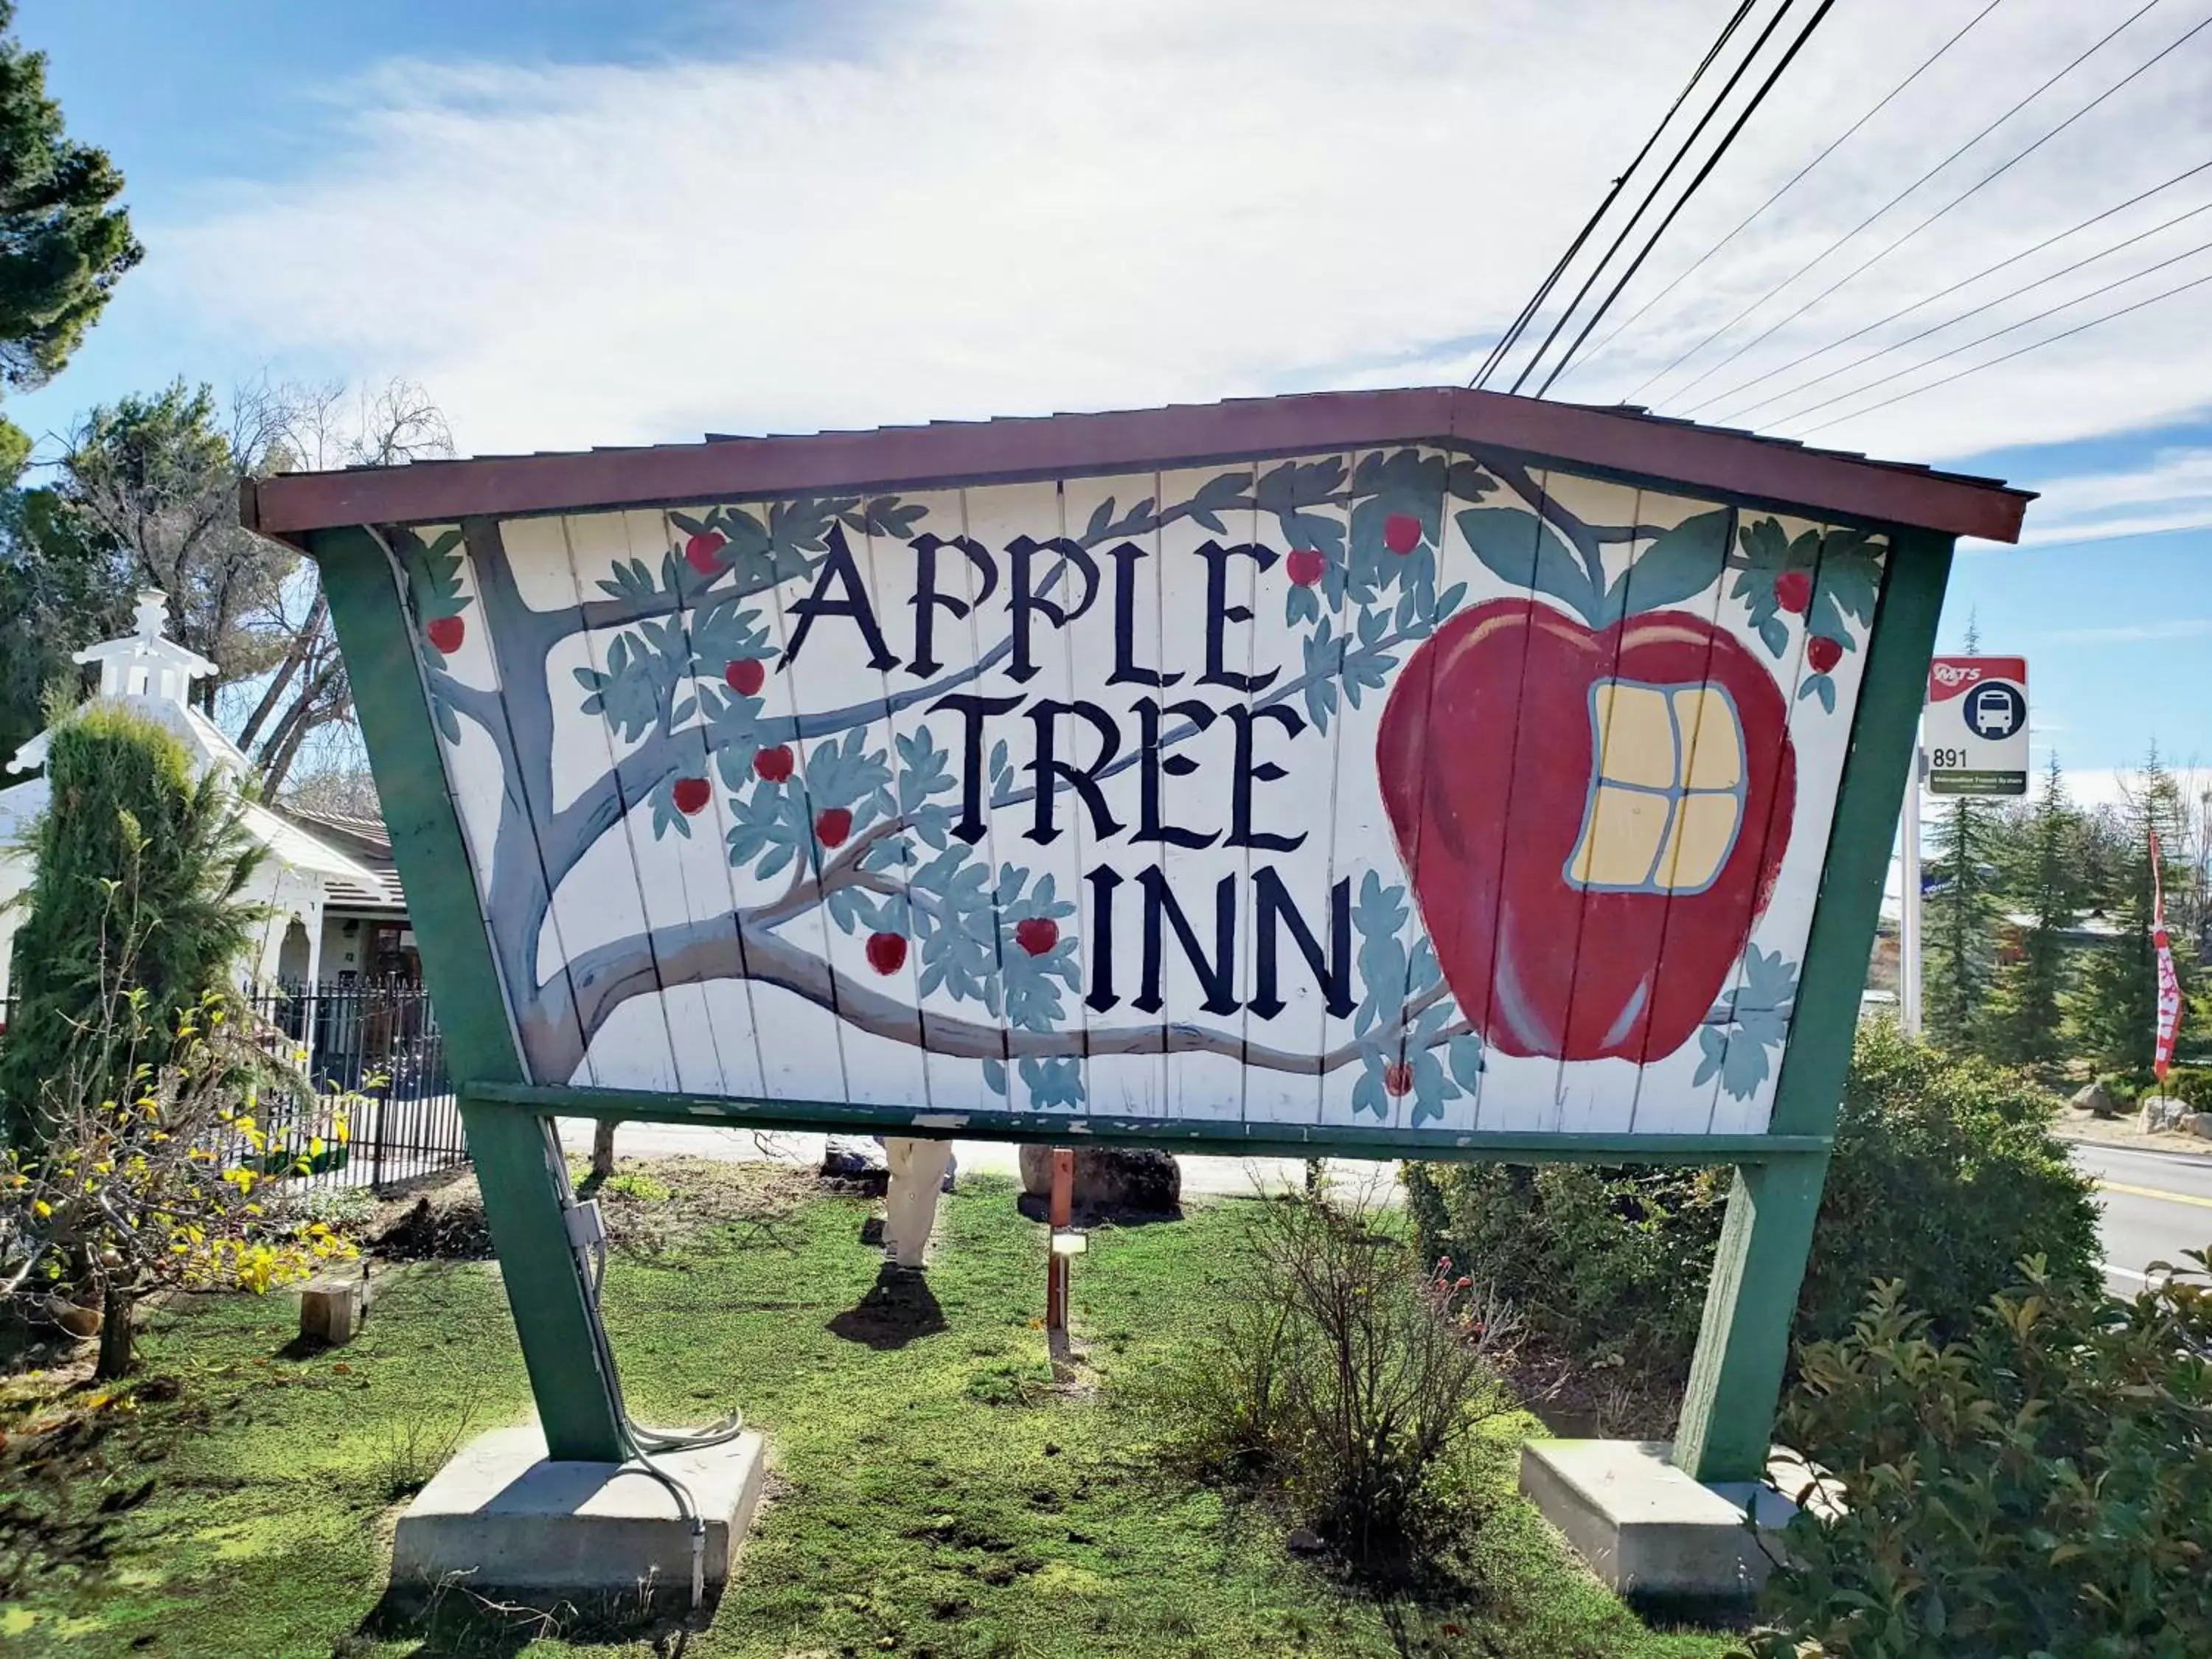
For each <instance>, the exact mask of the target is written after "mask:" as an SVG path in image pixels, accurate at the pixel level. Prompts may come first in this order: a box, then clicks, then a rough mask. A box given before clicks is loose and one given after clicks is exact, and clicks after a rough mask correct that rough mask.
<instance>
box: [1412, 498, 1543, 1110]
mask: <svg viewBox="0 0 2212 1659" xmlns="http://www.w3.org/2000/svg"><path fill="white" fill-rule="evenodd" d="M1516 471H1517V469H1516ZM1516 471H1507V470H1504V469H1498V477H1499V478H1500V479H1501V480H1503V481H1504V482H1505V483H1506V484H1507V485H1508V488H1507V489H1505V490H1504V491H1502V492H1501V494H1500V495H1499V496H1498V497H1496V498H1493V504H1501V505H1509V506H1516V507H1522V508H1523V509H1525V510H1526V511H1528V512H1529V513H1533V514H1534V515H1535V517H1536V518H1537V519H1538V520H1541V518H1542V517H1543V513H1544V508H1545V505H1546V502H1547V499H1548V496H1547V491H1548V490H1549V489H1550V488H1551V476H1552V475H1551V474H1550V473H1548V472H1541V471H1533V472H1528V473H1526V474H1525V475H1520V476H1519V477H1516ZM1523 482H1525V484H1526V488H1527V489H1528V492H1529V493H1528V495H1522V490H1521V485H1522V483H1523ZM1524 533H1525V534H1526V537H1527V540H1526V544H1525V546H1523V545H1517V544H1516V545H1512V546H1501V547H1500V548H1499V550H1498V566H1499V567H1502V568H1499V569H1497V570H1495V571H1494V583H1495V585H1494V586H1487V587H1486V588H1482V589H1478V590H1477V591H1476V592H1475V594H1474V597H1473V598H1472V599H1470V601H1469V605H1470V607H1471V608H1472V607H1476V606H1479V605H1480V604H1481V603H1483V602H1484V601H1485V600H1492V601H1498V602H1500V603H1501V609H1500V610H1499V611H1498V612H1496V613H1494V614H1493V615H1491V616H1489V617H1485V618H1484V619H1483V620H1482V621H1480V623H1470V625H1469V628H1468V629H1467V630H1466V631H1464V632H1462V634H1461V635H1458V636H1457V637H1459V638H1460V639H1461V640H1462V647H1461V648H1462V649H1468V650H1473V649H1475V648H1478V647H1481V648H1489V649H1494V650H1497V651H1498V652H1500V653H1503V654H1504V663H1503V666H1502V667H1501V669H1500V671H1499V674H1500V684H1501V685H1504V686H1511V687H1513V688H1514V689H1515V690H1514V699H1513V704H1512V708H1511V709H1510V712H1507V711H1506V710H1504V709H1502V708H1496V707H1490V706H1486V707H1480V708H1478V707H1476V706H1474V705H1471V704H1462V703H1461V702H1457V701H1454V702H1450V703H1449V706H1448V714H1449V720H1450V722H1451V724H1452V725H1453V726H1455V727H1458V728H1462V729H1468V730H1472V729H1474V726H1475V723H1476V722H1477V721H1478V720H1488V721H1489V722H1490V723H1491V724H1492V726H1497V725H1504V726H1506V727H1507V732H1506V733H1505V735H1504V736H1503V737H1493V738H1491V739H1490V741H1491V742H1492V744H1501V743H1502V744H1506V745H1508V746H1509V749H1510V761H1509V762H1508V764H1507V768H1506V774H1505V775H1506V777H1507V779H1508V783H1507V786H1506V787H1505V789H1504V791H1503V792H1502V794H1501V796H1500V798H1499V799H1498V802H1497V805H1496V809H1495V810H1496V811H1497V812H1498V814H1499V816H1500V817H1502V818H1503V819H1504V822H1505V823H1506V825H1507V828H1506V830H1505V832H1504V835H1503V836H1477V837H1475V839H1474V847H1475V848H1476V850H1475V852H1474V854H1473V856H1471V857H1469V858H1468V859H1467V860H1465V873H1464V876H1463V878H1462V879H1463V882H1464V885H1465V890H1467V891H1468V892H1469V893H1486V892H1487V893H1492V894H1497V895H1500V897H1499V898H1498V899H1496V900H1494V901H1493V902H1492V905H1491V906H1490V907H1489V908H1490V915H1489V917H1488V920H1487V921H1485V920H1484V918H1483V914H1482V912H1481V911H1480V910H1474V911H1471V912H1470V913H1468V915H1464V916H1463V917H1459V918H1455V921H1457V925H1458V927H1459V928H1460V929H1461V930H1462V938H1463V939H1464V944H1463V945H1462V946H1461V947H1459V948H1462V949H1464V950H1465V951H1467V952H1468V954H1469V955H1470V956H1472V957H1476V958H1478V959H1480V960H1481V961H1483V962H1486V963H1488V964H1489V966H1490V973H1489V975H1488V976H1487V978H1486V980H1484V981H1483V982H1482V983H1481V984H1480V986H1479V987H1476V988H1475V989H1474V992H1473V1000H1474V1001H1475V1003H1476V1004H1477V1005H1478V1006H1464V1005H1463V1006H1462V1012H1464V1013H1465V1014H1466V1015H1467V1016H1468V1018H1470V1019H1471V1020H1473V1021H1474V1024H1475V1025H1476V1027H1477V1029H1479V1030H1482V1031H1484V1032H1485V1033H1486V1034H1487V1036H1488V1041H1487V1042H1486V1045H1485V1048H1484V1053H1483V1076H1482V1088H1481V1090H1480V1094H1479V1095H1478V1097H1477V1100H1476V1111H1475V1127H1478V1128H1482V1129H1514V1130H1525V1129H1533V1128H1535V1127H1538V1125H1539V1124H1540V1123H1541V1121H1542V1117H1543V1114H1544V1113H1545V1111H1546V1110H1547V1102H1548V1099H1549V1097H1550V1093H1551V1089H1552V1085H1553V1078H1554V1075H1555V1073H1554V1072H1553V1066H1552V1065H1551V1063H1550V1062H1549V1061H1548V1060H1543V1059H1540V1058H1533V1057H1530V1056H1528V1055H1526V1054H1522V1053H1521V1052H1520V1048H1521V1046H1522V1045H1519V1044H1516V1043H1515V1042H1512V1041H1511V1040H1510V1030H1511V1028H1512V1026H1513V1024H1514V1022H1513V1021H1512V1019H1511V1018H1510V1017H1509V1014H1508V1012H1507V1011H1506V1010H1505V1009H1504V1007H1502V1006H1500V1004H1501V996H1500V990H1499V987H1500V982H1501V979H1503V980H1504V984H1505V987H1506V994H1507V995H1509V996H1510V994H1513V992H1514V988H1515V987H1516V986H1517V983H1518V981H1516V980H1514V979H1512V978H1511V977H1510V975H1509V974H1508V973H1507V970H1506V968H1505V965H1504V964H1501V963H1500V962H1499V960H1498V957H1499V950H1500V946H1501V944H1502V942H1503V941H1504V938H1505V929H1504V921H1503V918H1504V902H1503V899H1502V895H1503V894H1504V893H1505V892H1507V891H1510V890H1511V889H1512V888H1513V886H1514V885H1515V884H1516V883H1518V882H1526V881H1530V880H1545V879H1548V878H1550V876H1551V874H1552V872H1550V871H1548V870H1546V869H1545V868H1543V866H1542V861H1541V860H1539V859H1537V858H1535V857H1534V855H1533V854H1532V852H1531V850H1530V848H1529V847H1528V844H1527V843H1526V842H1525V841H1520V840H1516V836H1514V834H1513V831H1512V825H1513V824H1514V823H1515V822H1516V816H1517V814H1518V813H1519V812H1521V811H1522V810H1523V809H1524V806H1525V804H1526V800H1527V799H1528V797H1530V796H1532V795H1538V794H1541V792H1542V791H1543V790H1544V789H1545V788H1546V787H1547V784H1546V781H1545V769H1546V767H1547V765H1550V764H1553V763H1555V761H1556V757H1552V756H1549V755H1547V754H1545V753H1543V752H1541V750H1540V745H1539V744H1536V743H1535V742H1534V741H1533V740H1531V739H1530V726H1529V722H1528V720H1527V719H1526V718H1525V711H1526V709H1527V707H1528V695H1529V689H1530V685H1531V674H1530V668H1529V659H1530V658H1531V656H1532V654H1533V653H1532V650H1531V647H1530V638H1531V635H1532V633H1533V629H1531V628H1529V627H1528V626H1524V624H1523V623H1522V621H1521V620H1520V619H1519V618H1518V617H1516V614H1515V609H1513V608H1504V607H1509V606H1510V607H1514V608H1520V607H1528V608H1531V609H1533V610H1534V611H1537V612H1540V613H1546V612H1547V611H1548V607H1547V602H1546V601H1544V600H1542V599H1538V598H1537V597H1536V593H1535V579H1536V571H1537V561H1538V558H1539V556H1540V552H1541V550H1542V549H1543V547H1544V546H1545V544H1544V543H1543V541H1542V540H1541V534H1540V532H1539V531H1538V530H1537V529H1535V528H1534V527H1531V528H1530V529H1529V530H1528V531H1527V532H1524ZM1523 560H1525V561H1526V562H1525V564H1524V563H1523V562H1522V561H1523ZM1486 562H1487V561H1486ZM1499 635H1502V636H1503V641H1502V642H1501V643H1498V644H1496V645H1492V644H1491V643H1490V641H1491V640H1492V638H1493V637H1495V636H1499ZM1433 701H1435V702H1439V703H1442V702H1443V700H1442V699H1437V700H1433ZM1436 718H1437V715H1436V713H1435V712H1434V710H1433V709H1432V711H1431V720H1434V719H1436ZM1432 931H1442V930H1437V929H1434V927H1433V924H1432ZM1481 934H1486V935H1487V938H1486V939H1484V938H1480V937H1477V936H1478V935H1481ZM1438 948H1439V950H1440V951H1441V950H1443V949H1444V946H1443V941H1442V940H1441V939H1439V941H1438ZM1447 954H1448V955H1449V953H1447ZM1501 1033H1508V1034H1509V1036H1508V1037H1507V1039H1506V1040H1504V1041H1501V1040H1500V1034H1501Z"/></svg>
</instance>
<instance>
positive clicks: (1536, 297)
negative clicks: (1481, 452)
mask: <svg viewBox="0 0 2212 1659" xmlns="http://www.w3.org/2000/svg"><path fill="white" fill-rule="evenodd" d="M1752 3H1753V0H1742V3H1741V4H1740V5H1738V6H1737V7H1736V9H1735V13H1734V15H1731V16H1730V17H1729V20H1728V21H1727V22H1726V23H1724V24H1723V25H1722V27H1721V32H1720V33H1719V34H1718V35H1717V37H1716V38H1715V39H1714V41H1713V43H1712V45H1711V46H1708V47H1707V48H1706V49H1705V57H1704V58H1701V59H1699V63H1698V67H1697V68H1696V69H1695V70H1692V71H1691V74H1690V78H1689V79H1688V80H1686V81H1685V82H1683V83H1682V89H1681V91H1680V92H1678V93H1676V94H1674V102H1673V103H1671V104H1669V105H1668V106H1667V112H1666V113H1665V114H1664V115H1662V116H1661V117H1660V118H1659V125H1657V126H1656V127H1654V128H1652V129H1651V134H1650V137H1647V138H1646V139H1645V140H1644V148H1643V149H1639V150H1638V151H1637V152H1636V157H1635V159H1634V160H1633V161H1630V162H1629V164H1628V166H1627V167H1626V170H1624V171H1623V172H1622V173H1621V174H1620V177H1619V178H1617V179H1614V180H1613V187H1612V188H1611V189H1610V190H1608V191H1606V193H1605V199H1604V200H1603V201H1601V202H1600V203H1599V204H1597V210H1596V211H1595V212H1594V213H1592V214H1591V215H1590V216H1589V219H1588V220H1587V221H1586V222H1584V223H1583V228H1582V229H1581V230H1580V231H1578V232H1577V234H1576V235H1575V240H1573V241H1571V242H1570V243H1569V244H1568V245H1567V251H1566V252H1565V253H1562V254H1561V255H1560V256H1559V259H1558V262H1557V263H1555V264H1553V266H1552V269H1551V271H1550V274H1549V275H1547V276H1546V277H1545V278H1544V280H1543V282H1542V283H1541V284H1539V285H1538V287H1537V289H1536V291H1535V293H1534V294H1533V295H1529V297H1528V301H1527V302H1526V303H1525V304H1523V305H1522V307H1521V311H1520V314H1519V315H1518V316H1516V317H1515V318H1514V319H1513V321H1512V322H1511V324H1510V325H1508V327H1507V328H1506V330H1505V331H1504V333H1503V334H1501V335H1499V336H1498V340H1497V343H1495V344H1493V345H1492V347H1491V348H1490V355H1489V356H1486V357H1485V358H1484V359H1483V360H1482V366H1481V368H1478V369H1476V370H1475V372H1474V378H1473V379H1471V380H1468V385H1469V386H1480V385H1482V383H1483V382H1484V381H1486V380H1488V379H1489V378H1490V377H1491V375H1492V373H1494V372H1495V371H1496V369H1497V368H1498V364H1499V363H1501V362H1504V358H1505V355H1506V354H1507V353H1508V352H1509V351H1510V350H1511V349H1513V347H1514V346H1515V345H1516V344H1517V343H1519V341H1520V338H1521V336H1522V333H1523V332H1524V331H1526V330H1527V328H1528V325H1529V323H1530V322H1531V321H1532V320H1533V319H1534V317H1535V315H1536V313H1537V312H1538V311H1539V310H1540V309H1541V307H1542V306H1543V303H1544V301H1546V300H1547V299H1549V298H1550V297H1551V293H1552V289H1553V286H1554V285H1555V284H1557V283H1558V282H1559V278H1560V277H1562V276H1565V274H1566V270H1567V267H1568V266H1569V265H1570V264H1572V263H1573V261H1574V257H1575V255H1577V253H1579V252H1582V249H1583V243H1585V242H1587V241H1588V240H1589V238H1590V234H1591V233H1592V232H1593V231H1595V229H1596V228H1598V225H1599V223H1600V222H1601V221H1602V220H1603V219H1604V217H1605V216H1606V214H1607V211H1608V210H1610V209H1611V208H1612V206H1613V202H1614V200H1615V198H1617V197H1619V196H1620V192H1621V190H1622V188H1623V187H1624V186H1625V185H1626V184H1627V183H1628V181H1629V179H1631V178H1632V176H1634V174H1635V172H1636V169H1637V168H1638V167H1641V166H1643V165H1644V157H1645V156H1647V155H1650V153H1651V149H1652V146H1654V145H1655V144H1656V143H1658V142H1659V136H1660V134H1662V133H1663V132H1664V131H1666V130H1667V124H1668V122H1669V121H1672V120H1673V119H1674V116H1675V112H1677V111H1679V110H1680V108H1681V107H1682V105H1683V102H1684V101H1685V100H1686V99H1687V98H1688V97H1689V95H1690V94H1691V91H1692V89H1693V88H1695V87H1696V86H1697V84H1698V82H1699V81H1701V80H1703V79H1704V78H1705V71H1706V70H1709V69H1711V67H1712V66H1713V60H1714V59H1715V58H1718V57H1719V56H1720V55H1721V52H1722V50H1723V48H1724V47H1725V46H1727V45H1728V43H1729V40H1730V38H1731V37H1733V36H1734V35H1735V31H1736V27H1737V25H1739V24H1741V22H1742V21H1743V20H1744V19H1745V17H1747V15H1750V12H1751V8H1752ZM1789 3H1790V0H1783V4H1784V8H1785V9H1786V8H1787V7H1788V5H1789ZM1767 27H1768V28H1769V29H1770V30H1771V28H1772V27H1773V25H1772V24H1771V23H1770V24H1769V25H1768V26H1767ZM1760 39H1761V40H1764V39H1765V36H1764V35H1762V36H1761V37H1760ZM1757 50H1758V48H1757V47H1756V46H1754V47H1753V51H1754V52H1756V51H1757ZM1739 72H1741V71H1739ZM1729 84H1730V85H1734V84H1735V83H1734V82H1730V83H1729ZM1723 96H1726V94H1725V92H1723ZM1693 136H1694V135H1693ZM1632 222H1633V221H1632ZM1601 263H1602V262H1601Z"/></svg>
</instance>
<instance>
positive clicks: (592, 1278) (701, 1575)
mask: <svg viewBox="0 0 2212 1659" xmlns="http://www.w3.org/2000/svg"><path fill="white" fill-rule="evenodd" d="M542 1127H543V1133H544V1139H545V1148H546V1158H547V1161H548V1162H549V1164H550V1165H551V1167H552V1168H553V1170H555V1171H556V1172H557V1175H558V1179H559V1191H560V1200H561V1208H562V1218H563V1219H564V1220H565V1219H566V1218H568V1216H569V1215H571V1214H573V1213H574V1212H576V1211H577V1210H579V1209H580V1208H582V1207H584V1206H580V1205H579V1204H578V1203H577V1202H576V1194H575V1189H574V1188H573V1187H571V1186H570V1185H569V1183H568V1159H567V1158H565V1157H564V1156H563V1155H562V1151H561V1143H560V1139H559V1138H558V1136H557V1135H556V1133H555V1132H554V1127H553V1121H552V1120H551V1119H550V1118H546V1119H544V1120H542ZM569 1248H570V1249H571V1250H572V1251H573V1252H574V1255H575V1256H576V1265H577V1267H579V1268H580V1269H588V1271H586V1272H585V1273H584V1275H583V1277H584V1286H585V1295H584V1310H585V1312H586V1315H587V1316H588V1322H589V1324H590V1326H591V1331H592V1352H593V1356H594V1357H595V1358H597V1360H598V1361H599V1368H600V1370H601V1373H602V1375H603V1376H605V1379H606V1384H607V1391H608V1394H609V1395H610V1397H611V1399H612V1401H613V1402H614V1408H615V1431H616V1434H617V1440H618V1443H619V1444H620V1445H621V1448H622V1449H623V1452H624V1453H625V1454H626V1455H628V1457H629V1459H630V1460H631V1461H633V1462H635V1463H636V1464H637V1466H638V1472H639V1473H640V1474H643V1475H645V1476H647V1478H648V1479H650V1480H653V1481H655V1482H657V1483H659V1485H660V1486H662V1487H664V1488H665V1490H666V1491H667V1492H668V1494H669V1496H670V1497H671V1498H674V1499H675V1500H676V1516H677V1519H678V1520H679V1521H684V1522H689V1523H690V1537H691V1606H692V1607H693V1609H694V1610H695V1611H696V1609H698V1608H699V1607H702V1606H704V1605H705V1604H706V1599H707V1519H706V1516H704V1515H703V1514H702V1513H701V1512H700V1509H699V1503H698V1499H697V1498H695V1497H694V1496H693V1495H692V1492H691V1489H690V1487H689V1486H685V1485H684V1482H683V1481H682V1480H678V1478H677V1477H676V1476H675V1475H673V1474H670V1473H669V1472H668V1471H667V1470H666V1469H664V1468H661V1467H660V1466H659V1464H658V1463H656V1462H653V1458H654V1456H655V1455H665V1454H666V1453H669V1452H677V1451H691V1450H696V1449H698V1448H700V1447H703V1446H714V1445H720V1444H723V1443H726V1442H728V1441H731V1440H733V1439H735V1438H736V1437H738V1435H740V1434H742V1433H743V1432H744V1424H743V1422H742V1420H741V1419H739V1417H738V1414H737V1413H734V1412H732V1413H730V1414H729V1415H728V1416H727V1417H726V1418H724V1419H722V1421H721V1422H720V1423H718V1424H716V1425H714V1427H713V1428H711V1429H707V1430H702V1431H699V1432H696V1433H685V1434H678V1433H671V1432H668V1431H663V1430H659V1429H647V1428H641V1427H640V1426H639V1425H637V1424H636V1423H635V1421H633V1420H632V1419H631V1418H630V1414H629V1406H628V1405H627V1404H626V1403H625V1402H624V1401H623V1387H622V1372H621V1369H620V1368H619V1367H618V1366H617V1364H616V1363H615V1352H614V1345H613V1343H612V1342H611V1340H609V1338H608V1336H607V1327H606V1321H605V1318H604V1317H602V1316H601V1314H600V1311H599V1288H600V1286H601V1285H602V1284H603V1283H604V1282H605V1278H606V1237H605V1232H604V1231H601V1232H600V1233H599V1237H597V1238H596V1239H595V1240H594V1241H592V1243H579V1242H578V1241H576V1240H575V1238H574V1237H573V1235H572V1236H571V1238H570V1241H569Z"/></svg>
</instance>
